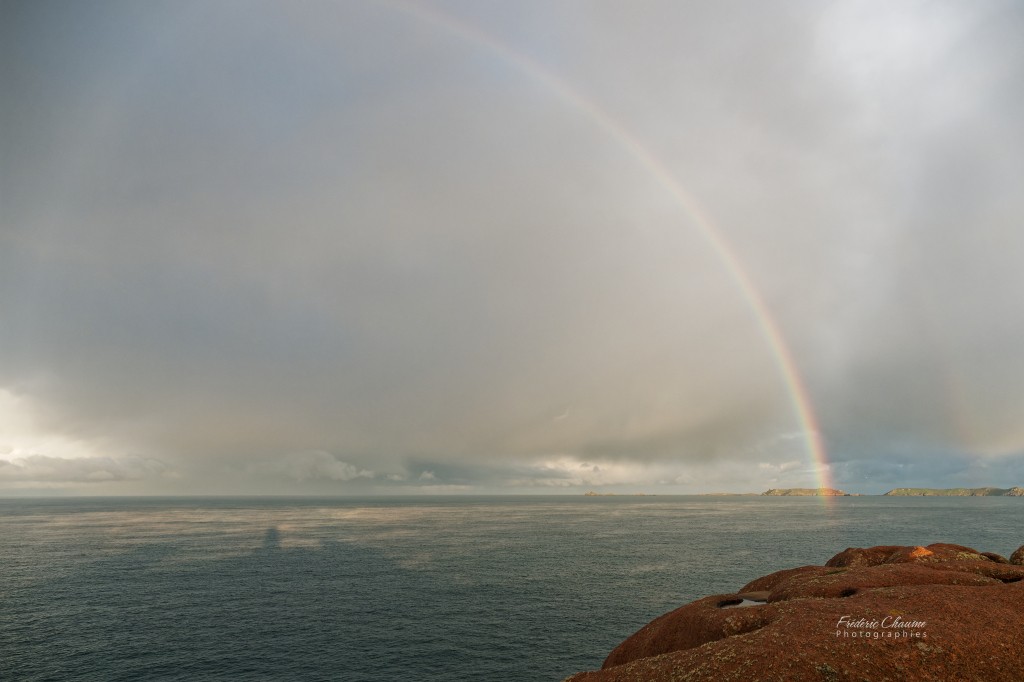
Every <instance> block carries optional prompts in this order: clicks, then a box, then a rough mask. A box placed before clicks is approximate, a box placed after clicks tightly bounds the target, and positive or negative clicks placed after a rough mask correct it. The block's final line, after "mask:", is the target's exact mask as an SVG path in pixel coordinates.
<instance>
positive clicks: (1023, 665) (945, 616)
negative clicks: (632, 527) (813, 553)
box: [569, 544, 1024, 682]
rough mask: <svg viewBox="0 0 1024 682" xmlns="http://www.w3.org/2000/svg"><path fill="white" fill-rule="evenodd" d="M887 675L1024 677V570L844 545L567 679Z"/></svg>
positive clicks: (931, 549)
mask: <svg viewBox="0 0 1024 682" xmlns="http://www.w3.org/2000/svg"><path fill="white" fill-rule="evenodd" d="M996 556H998V555H996ZM1000 558H1001V557H1000ZM1022 559H1024V547H1022V548H1021V549H1019V550H1017V551H1016V552H1014V554H1013V557H1011V561H1014V560H1016V561H1021V560H1022ZM1004 561H1005V559H1004ZM766 592H767V595H765V594H764V593H766ZM751 597H754V598H767V603H763V604H755V605H749V606H747V605H743V606H741V605H740V604H741V602H743V599H744V598H747V599H750V598H751ZM748 603H749V602H748ZM892 626H895V627H892ZM885 679H889V680H903V679H914V680H942V681H945V680H954V679H956V680H960V679H963V680H974V679H986V680H1007V681H1010V680H1014V681H1019V680H1021V679H1024V566H1020V565H1019V564H1017V565H1015V564H1007V563H1001V562H999V561H998V560H996V559H993V558H990V557H987V556H985V555H984V554H982V553H980V552H977V551H976V550H973V549H971V548H969V547H962V546H959V545H948V544H934V545H928V546H927V547H898V546H887V547H870V548H866V549H860V548H850V549H847V550H846V551H844V552H841V553H840V554H838V555H836V556H835V557H833V558H832V559H831V560H830V561H829V563H828V564H827V565H826V566H803V567H800V568H795V569H788V570H785V571H778V572H777V573H773V574H771V575H768V576H765V577H763V578H758V579H757V580H754V581H752V582H750V583H748V584H747V585H746V586H744V587H743V588H741V589H740V591H739V592H738V593H736V594H725V595H715V596H711V597H706V598H704V599H700V600H698V601H695V602H693V603H691V604H687V605H686V606H683V607H680V608H678V609H676V610H675V611H672V612H671V613H668V614H665V615H664V616H661V617H660V618H658V619H656V620H654V621H652V622H651V623H649V624H648V625H647V626H645V627H644V628H642V629H641V630H640V631H638V632H637V633H636V634H634V635H633V636H631V637H630V638H628V639H627V640H626V641H624V642H623V643H622V644H620V645H619V646H618V647H616V648H615V650H614V651H612V653H611V654H610V655H609V656H608V658H607V660H606V661H605V663H604V666H603V667H602V669H601V670H599V671H593V672H588V673H580V674H578V675H575V676H573V677H571V678H569V680H572V682H625V681H627V680H629V681H641V680H642V681H644V682H658V681H660V680H688V681H690V682H701V681H705V682H710V681H712V680H793V681H795V682H801V681H803V680H806V681H811V680H813V681H815V682H818V681H820V680H885Z"/></svg>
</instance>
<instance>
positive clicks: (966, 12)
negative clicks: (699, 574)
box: [0, 2, 1024, 492]
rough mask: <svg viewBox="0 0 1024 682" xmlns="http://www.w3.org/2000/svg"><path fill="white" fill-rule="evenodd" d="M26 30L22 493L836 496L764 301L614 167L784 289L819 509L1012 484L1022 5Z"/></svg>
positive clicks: (299, 15)
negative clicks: (862, 493) (762, 318)
mask: <svg viewBox="0 0 1024 682" xmlns="http://www.w3.org/2000/svg"><path fill="white" fill-rule="evenodd" d="M424 7H426V9H424ZM4 13H5V15H6V18H8V19H9V20H8V21H4V22H3V24H4V26H5V29H4V30H5V40H4V47H3V48H2V49H3V66H2V69H3V70H2V74H3V87H4V92H5V93H7V94H8V95H9V96H6V97H4V98H3V99H4V103H3V105H2V106H3V109H2V116H3V119H2V121H3V128H4V136H3V137H4V145H5V146H4V157H5V161H4V164H3V170H2V173H3V175H2V183H3V185H2V187H3V203H4V211H3V222H2V232H0V239H2V245H3V250H2V255H0V306H2V314H3V319H4V320H5V321H7V323H5V324H4V327H3V331H2V332H0V342H2V345H0V388H3V389H5V390H6V391H7V392H8V395H10V396H16V397H17V399H18V400H17V401H16V402H17V404H18V405H19V407H17V409H15V408H14V407H10V408H9V409H8V414H7V416H6V421H7V423H8V424H12V423H14V422H18V423H22V422H24V424H28V426H24V428H21V427H19V428H17V429H16V428H14V427H11V426H8V428H7V432H8V433H7V435H6V437H7V440H8V441H10V442H9V443H6V444H4V443H0V446H3V447H6V448H7V451H10V452H16V453H19V455H18V456H19V457H20V458H21V459H11V460H10V461H8V462H7V464H6V466H8V467H11V466H17V467H20V468H19V469H18V471H19V472H20V473H19V476H21V477H22V479H23V478H24V475H26V474H24V472H27V471H35V470H36V469H34V468H32V467H35V466H36V465H35V464H32V462H36V463H37V464H38V462H39V461H41V460H30V458H31V457H51V458H52V457H59V456H60V453H59V452H58V451H57V450H59V448H58V449H57V450H55V449H54V448H50V449H49V450H46V451H45V453H44V452H43V451H41V450H40V449H39V447H41V446H38V442H39V441H38V436H39V435H40V434H57V435H60V436H61V437H64V438H66V439H68V441H69V442H74V443H77V444H79V445H81V444H89V443H92V444H93V446H92V456H93V457H112V458H114V459H115V460H117V461H121V460H122V459H124V458H130V457H142V458H144V459H146V461H149V460H153V461H159V462H161V463H162V464H161V467H165V468H166V471H164V470H163V469H161V470H160V471H157V470H155V469H154V470H152V471H150V470H143V469H144V468H143V469H140V468H138V467H135V468H132V467H131V466H128V465H124V466H122V468H121V469H118V471H121V472H122V473H120V474H119V473H117V471H112V470H111V471H109V473H111V476H112V477H113V479H118V478H123V479H132V480H133V481H134V480H138V481H139V482H136V483H130V484H128V483H126V484H125V486H128V487H130V486H136V487H135V488H133V489H135V490H144V491H146V492H159V491H164V490H166V491H171V490H193V489H196V486H206V488H204V490H207V489H208V490H209V491H211V492H215V491H217V490H231V491H239V492H245V491H259V492H268V491H274V490H277V489H282V490H284V489H285V488H287V490H288V491H299V492H301V491H309V492H324V491H331V490H382V489H392V488H393V489H406V488H416V487H429V486H468V487H470V488H472V489H502V488H503V487H508V486H512V487H517V488H519V487H521V488H531V487H538V486H539V487H548V486H550V487H560V486H586V485H629V484H631V483H632V482H634V481H635V482H637V483H664V484H666V485H670V486H676V488H675V489H680V490H701V489H706V488H707V487H708V486H715V487H716V488H721V487H722V485H724V484H725V483H726V482H728V481H730V480H731V481H733V482H734V484H735V485H737V486H741V487H744V486H757V485H760V483H761V482H762V481H763V480H765V477H766V476H778V477H781V478H780V479H779V480H780V481H783V482H785V481H790V482H792V484H794V485H797V484H800V483H811V482H814V481H815V480H817V472H815V471H814V470H813V468H812V467H811V465H810V463H809V462H808V459H807V453H806V450H805V449H804V442H803V439H802V438H801V436H800V431H801V430H802V429H803V428H804V427H805V425H803V424H800V423H799V422H798V421H797V419H796V416H795V414H794V407H793V396H792V395H791V394H790V392H789V391H788V389H787V386H786V384H785V382H784V381H783V376H782V374H781V372H780V367H779V365H778V359H777V358H775V357H774V356H773V354H772V352H771V350H770V348H769V347H768V345H767V344H766V340H765V337H764V330H763V329H761V328H760V327H759V324H758V320H757V318H756V316H754V315H753V314H752V311H751V308H750V301H749V300H745V298H744V295H743V293H742V291H740V290H739V288H738V287H737V285H736V282H735V280H734V278H733V276H732V275H731V274H730V273H729V271H728V268H727V267H726V265H725V264H724V263H723V262H722V260H721V259H720V258H719V257H718V255H716V253H715V251H714V249H713V248H712V247H711V246H710V245H709V243H708V242H707V240H706V239H705V236H704V235H703V234H702V232H701V228H700V226H699V225H698V224H697V221H696V220H695V218H694V216H693V215H692V214H691V213H690V212H689V211H688V210H687V209H686V208H685V207H684V206H681V205H680V204H679V202H678V201H677V199H676V198H675V197H673V196H672V194H671V193H670V192H668V191H666V189H665V187H664V186H663V185H662V184H661V181H660V179H659V177H657V175H658V174H657V173H656V172H654V169H652V168H650V167H645V166H644V164H643V163H641V162H640V161H639V160H638V159H637V157H636V156H635V155H634V154H633V153H632V152H631V149H630V145H631V144H633V142H631V140H633V141H636V142H638V143H640V144H642V145H643V146H644V147H645V148H646V149H647V150H648V151H649V152H650V153H651V154H652V155H653V156H655V157H657V159H658V160H659V162H660V163H662V164H664V168H665V169H666V171H667V172H670V173H671V174H672V175H673V176H674V178H675V179H676V180H677V181H678V182H679V183H680V184H681V185H682V186H684V187H686V188H687V189H688V190H689V191H690V192H691V193H692V194H694V195H695V196H696V197H697V199H698V200H699V201H700V203H701V205H702V206H703V208H704V211H705V213H706V214H707V215H708V216H710V220H711V224H712V225H713V227H712V229H715V230H718V231H719V232H720V234H721V236H723V237H724V238H725V239H726V240H727V241H728V242H729V243H730V244H731V245H732V247H733V248H734V249H735V255H736V257H737V258H738V260H739V262H740V263H741V264H742V267H744V268H745V270H746V274H747V275H748V276H749V277H750V279H751V281H752V282H754V284H755V285H756V287H757V289H758V291H759V292H760V294H761V295H762V296H763V297H764V299H765V301H766V303H767V306H768V311H769V313H770V314H771V315H773V316H774V317H775V318H776V319H777V321H778V324H779V327H780V329H781V331H782V333H783V335H784V336H785V338H786V340H787V342H788V344H789V346H790V348H791V350H792V352H793V354H794V357H795V359H796V365H797V367H798V369H799V370H800V372H801V373H802V375H803V379H804V381H805V382H806V384H807V386H808V390H809V395H810V397H811V399H812V401H813V404H814V406H815V408H816V410H817V412H818V414H819V416H820V421H821V428H822V431H823V435H824V437H825V440H826V442H827V443H828V444H829V445H830V449H831V451H832V457H833V459H834V461H835V463H836V464H835V466H834V467H833V471H832V474H833V476H834V477H836V478H837V479H838V480H849V481H852V482H857V481H858V479H859V478H860V477H863V476H865V475H866V474H865V473H864V472H875V473H877V476H878V477H879V478H880V479H885V480H889V479H892V480H895V479H896V478H898V476H896V474H895V473H894V470H893V469H892V468H891V467H889V465H888V464H885V465H883V463H884V462H888V461H890V460H889V459H887V458H889V457H891V456H892V453H897V454H899V456H901V457H904V456H905V457H908V458H910V459H911V460H913V461H914V462H917V463H919V464H920V463H923V462H933V463H934V464H935V467H934V468H933V471H947V469H945V468H944V467H945V466H946V465H949V466H952V467H953V468H952V469H948V471H949V473H950V476H954V475H955V474H956V470H955V467H956V466H959V465H958V464H955V462H959V461H961V459H963V458H967V460H970V461H979V462H988V461H991V462H993V466H996V467H997V468H998V467H1002V469H1000V470H1001V471H1002V470H1005V471H1007V472H1011V473H1012V471H1014V469H1013V466H1011V464H1012V463H1013V462H1018V461H1019V460H1020V456H1021V452H1022V451H1024V428H1022V427H1021V426H1020V425H1019V423H1018V421H1019V420H1017V419H1016V415H1018V414H1020V408H1021V407H1022V402H1024V401H1022V394H1021V391H1020V389H1019V386H1021V385H1024V363H1022V362H1021V360H1020V355H1019V353H1018V352H1017V349H1018V348H1020V347H1021V342H1022V341H1024V338H1022V337H1024V328H1022V323H1021V320H1022V319H1024V316H1022V314H1021V313H1024V310H1022V303H1021V299H1020V298H1019V297H1018V296H1017V295H1016V292H1019V291H1021V290H1022V287H1024V281H1022V280H1024V274H1021V272H1020V271H1019V267H1018V263H1019V260H1020V255H1021V254H1022V253H1024V242H1022V239H1024V237H1022V234H1024V233H1021V231H1020V230H1018V229H1016V224H1017V222H1019V216H1020V215H1021V209H1022V208H1024V206H1022V203H1024V200H1022V199H1021V198H1020V197H1019V192H1017V191H1016V188H1018V187H1020V186H1021V181H1022V180H1024V163H1022V161H1021V159H1022V158H1024V155H1022V154H1021V153H1020V152H1021V151H1022V147H1024V138H1022V135H1024V133H1022V131H1021V127H1020V125H1019V121H1020V120H1022V119H1024V116H1021V114H1022V113H1024V112H1022V111H1021V108H1022V106H1021V105H1022V92H1021V89H1020V87H1019V85H1018V84H1019V83H1021V82H1024V80H1022V78H1021V76H1022V75H1024V74H1022V73H1021V70H1022V65H1024V54H1022V48H1021V46H1020V43H1019V40H1017V39H1016V38H1015V36H1019V29H1020V28H1021V23H1022V22H1021V16H1020V12H1019V10H1017V9H1016V8H1015V7H1014V6H1013V5H1012V4H1000V3H977V4H972V5H971V6H970V7H967V6H962V5H959V4H956V3H940V4H934V3H933V4H928V5H924V4H920V5H919V4H915V3H904V4H901V5H900V6H899V7H895V8H894V7H891V6H890V4H889V3H833V4H831V5H829V6H827V7H824V6H820V5H819V4H818V3H801V2H790V3H773V4H771V5H770V6H769V5H766V4H763V3H751V2H727V3H715V4H702V3H668V4H660V3H651V4H648V5H644V6H642V7H636V8H634V7H632V6H631V7H630V8H629V10H628V11H626V10H625V9H624V8H623V7H622V6H620V5H618V4H614V3H608V4H600V3H587V4H580V5H574V4H558V6H555V7H548V6H546V5H545V4H539V5H536V6H533V5H517V6H515V7H508V6H501V7H487V6H485V5H480V4H478V3H468V4H452V5H445V6H441V5H438V6H436V7H435V8H433V9H431V8H430V6H420V9H416V10H410V9H409V8H408V7H407V6H404V5H402V4H401V3H384V4H375V3H349V4H343V5H338V4H333V3H324V4H318V3H310V4H304V5H302V6H301V7H292V6H287V5H278V4H261V5H249V4H247V5H245V6H244V8H243V6H235V5H232V4H217V5H209V4H181V3H167V4H161V3H156V4H150V5H147V6H145V7H138V6H136V5H134V4H130V3H129V4H118V3H96V4H92V5H90V6H88V7H86V6H80V5H76V6H72V7H67V6H64V5H57V4H50V3H6V4H5V5H4ZM460 22H461V23H460ZM469 26H472V27H475V28H467V27H469ZM488 36H490V37H488ZM488 41H490V42H492V43H495V44H497V43H500V44H501V45H502V47H500V48H489V47H488ZM516 51H520V52H522V53H523V54H524V55H526V58H525V59H519V60H517V59H516V58H510V56H509V55H510V54H511V53H513V52H516ZM531 63H534V64H537V65H543V66H530V64H531ZM538 68H545V69H549V70H550V74H549V75H550V76H553V78H554V79H552V78H550V77H541V76H540V75H539V73H538V72H537V71H536V70H537V69H538ZM531 69H533V71H532V72H531ZM559 84H561V85H559ZM559 87H561V88H562V91H561V92H559V91H558V88H559ZM565 88H573V89H574V93H575V94H573V95H572V96H571V97H567V96H566V90H565ZM581 103H582V104H583V105H584V106H580V104H581ZM597 109H600V110H601V111H602V112H603V113H601V114H599V115H598V116H601V115H603V116H605V117H610V118H606V119H605V121H606V123H601V122H600V121H599V120H598V119H596V118H595V113H594V112H595V111H596V110H597ZM607 121H611V122H612V125H611V126H609V125H607ZM12 400H13V399H12ZM8 402H10V403H11V405H14V404H15V403H14V402H11V401H8ZM26 415H27V416H26ZM19 429H20V430H19ZM794 434H796V435H795V437H794ZM19 439H20V440H19ZM37 446H38V447H37ZM82 447H84V446H82ZM75 456H76V457H78V458H80V459H81V457H82V451H81V450H80V449H79V450H76V452H75ZM69 457H70V455H69ZM972 457H973V458H977V457H981V458H982V459H971V458H972ZM992 457H995V458H997V459H993V460H989V459H985V458H992ZM958 458H959V459H958ZM967 460H964V461H967ZM5 461H6V460H5ZM124 461H129V460H127V459H124ZM131 461H134V460H131ZM793 462H799V463H800V464H799V465H793V464H792V463H793ZM851 462H859V464H857V465H856V466H854V465H853V464H851ZM951 462H952V463H954V464H950V463H951ZM873 463H874V464H873ZM1007 463H1009V464H1007ZM759 465H763V466H759ZM876 465H877V466H876ZM69 466H70V467H71V469H73V471H72V470H70V469H69V471H70V473H69V474H68V475H67V480H69V481H82V480H93V479H89V478H88V474H87V473H86V474H82V473H81V471H84V469H81V467H86V468H88V467H89V466H92V465H90V464H88V463H87V462H78V463H76V464H73V465H69ZM75 467H78V468H75ZM887 467H888V468H887ZM116 468H117V467H108V469H116ZM80 469H81V471H80ZM59 470H60V467H57V468H55V469H54V471H59ZM96 470H97V471H100V470H104V471H106V470H107V469H103V467H98V468H97V469H96ZM168 471H173V472H174V476H175V477H169V476H168V475H167V472H168ZM125 472H128V473H125ZM129 473H130V474H131V475H129ZM122 474H123V475H122ZM136 474H138V475H136ZM48 475H49V474H48ZM53 475H56V474H53ZM97 476H101V474H97ZM786 477H789V478H786ZM40 480H42V479H40ZM47 480H50V479H47ZM108 480H111V479H109V478H108ZM200 482H201V483H200ZM278 486H280V487H278ZM128 487H125V488H123V489H125V490H127V489H128Z"/></svg>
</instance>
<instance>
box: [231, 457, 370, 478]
mask: <svg viewBox="0 0 1024 682" xmlns="http://www.w3.org/2000/svg"><path fill="white" fill-rule="evenodd" d="M250 471H251V472H253V473H257V474H271V475H284V476H286V477H288V478H290V479H292V480H295V481H299V482H302V481H310V480H328V481H351V480H353V479H357V478H373V477H374V476H376V474H374V473H373V472H372V471H367V470H365V469H360V468H359V467H356V466H354V465H352V464H349V463H348V462H343V461H341V460H339V459H338V458H337V457H335V456H334V455H332V454H331V453H329V452H324V451H322V450H311V451H307V452H292V453H289V454H287V455H285V456H284V457H282V458H281V459H280V460H277V461H271V462H261V463H258V464H254V465H253V466H251V467H250Z"/></svg>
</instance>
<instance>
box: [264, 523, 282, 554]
mask: <svg viewBox="0 0 1024 682" xmlns="http://www.w3.org/2000/svg"><path fill="white" fill-rule="evenodd" d="M262 549H263V551H275V550H278V549H281V531H279V530H278V529H277V528H276V527H271V528H268V529H267V532H266V533H264V534H263V547H262Z"/></svg>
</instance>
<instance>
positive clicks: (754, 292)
mask: <svg viewBox="0 0 1024 682" xmlns="http://www.w3.org/2000/svg"><path fill="white" fill-rule="evenodd" d="M381 4H383V5H384V6H387V7H390V8H393V9H394V10H396V11H398V12H401V13H402V14H405V15H407V16H412V17H414V18H416V19H418V20H420V21H422V22H425V23H427V24H429V25H432V26H434V27H437V28H440V29H442V30H444V31H445V32H447V33H449V34H452V35H455V36H457V37H458V38H460V39H462V40H465V41H467V42H469V43H472V44H475V45H477V46H479V47H482V48H484V49H486V50H487V51H489V52H491V53H494V54H497V55H498V56H500V57H501V58H502V59H503V60H505V61H506V62H507V63H509V64H512V65H514V66H515V67H516V68H518V69H519V70H520V71H522V72H523V73H525V74H526V75H528V76H529V77H530V78H532V79H533V80H535V81H537V82H539V83H541V84H542V85H543V86H544V87H545V88H546V89H548V90H549V91H550V92H552V93H553V94H554V95H556V96H557V97H558V98H559V99H561V100H562V101H563V102H565V103H566V104H568V105H569V106H571V107H573V108H574V109H576V110H578V111H581V112H583V113H584V114H586V116H587V117H588V118H589V119H590V121H591V122H592V123H593V124H594V125H596V126H597V127H598V128H600V129H601V130H602V131H603V132H604V133H606V134H607V135H608V136H609V137H610V138H611V139H613V140H615V141H616V142H618V143H619V144H620V145H621V146H622V147H623V148H624V149H625V150H626V151H627V152H628V153H629V154H630V155H631V156H632V157H633V158H634V159H635V160H636V161H637V163H639V165H640V166H642V167H643V168H645V169H646V170H647V171H648V172H649V173H650V174H651V175H652V176H653V177H654V178H655V179H656V180H657V181H658V182H659V183H660V184H661V186H662V187H663V188H664V189H665V190H666V191H667V192H668V193H669V194H670V195H671V196H672V197H673V198H674V199H675V201H676V203H677V204H678V205H679V206H680V207H681V208H682V209H683V210H684V211H685V212H686V214H687V215H688V216H689V217H690V218H691V219H692V220H693V223H694V224H695V225H696V226H697V228H698V229H699V230H700V233H701V235H702V236H703V237H704V239H705V240H706V241H707V243H708V245H709V246H710V247H711V249H712V251H713V252H714V253H715V255H716V256H717V257H718V259H719V261H720V262H721V264H722V265H723V266H724V268H725V270H726V271H727V272H728V274H729V276H730V278H731V279H732V281H733V283H734V284H735V285H736V288H737V290H738V291H739V292H740V294H741V296H742V298H743V300H744V302H745V303H746V305H747V307H748V308H749V309H750V312H751V314H752V315H753V317H754V320H755V321H756V322H757V326H758V328H759V329H760V331H761V334H762V336H763V337H764V340H765V343H766V344H767V346H768V348H769V349H770V351H771V354H772V357H773V358H774V360H775V364H776V366H777V368H778V372H779V376H780V378H781V380H782V383H783V385H784V386H785V389H786V392H787V394H788V396H789V399H790V402H791V404H792V409H793V415H794V417H795V419H796V421H797V423H798V424H799V428H800V432H801V434H802V436H803V440H804V444H805V448H806V451H807V452H806V454H807V456H808V459H809V462H810V466H811V468H812V470H813V472H814V475H815V478H816V479H817V483H818V487H821V488H831V487H833V485H832V480H831V474H830V469H831V467H830V465H829V461H828V452H827V450H826V448H825V442H824V440H823V438H822V436H821V428H820V427H819V426H818V421H817V416H816V415H815V412H814V407H813V406H812V404H811V400H810V396H809V394H808V391H807V387H806V386H805V385H804V382H803V379H802V378H801V376H800V372H799V370H798V368H797V364H796V361H795V360H794V359H793V354H792V352H791V351H790V349H789V345H788V344H787V343H786V339H785V337H784V336H783V334H782V330H781V329H780V328H779V325H778V323H777V322H775V319H774V318H773V317H772V315H771V311H770V310H769V309H768V306H767V305H766V304H765V301H764V298H763V297H762V296H761V294H760V292H759V291H758V289H757V287H756V286H755V285H754V282H753V280H752V278H751V277H750V275H749V274H748V273H747V271H746V269H745V268H744V267H743V264H742V262H741V260H740V258H739V257H738V256H737V255H736V250H735V249H734V248H733V247H732V245H731V244H730V243H729V241H728V239H726V237H725V235H724V234H722V232H721V230H719V229H718V228H716V227H715V225H714V223H713V222H712V221H711V219H710V218H709V217H708V215H707V213H706V212H705V211H704V210H703V209H702V208H701V206H700V204H699V203H698V202H697V200H696V199H695V198H694V197H693V196H692V195H691V194H690V193H689V192H687V191H686V190H685V189H684V188H683V186H682V185H680V183H679V182H678V181H677V180H676V179H675V177H674V176H673V175H672V172H671V171H670V170H669V169H668V168H667V167H666V166H665V164H664V163H663V162H662V161H661V160H660V159H658V157H657V156H655V155H654V153H653V152H652V151H651V150H650V149H649V148H648V147H646V146H645V145H644V144H643V143H642V142H641V141H640V140H639V139H638V138H637V137H636V135H634V134H633V133H631V132H630V130H629V129H628V128H626V127H625V126H623V125H622V124H621V123H620V122H618V121H617V120H616V119H615V118H614V117H612V116H611V115H610V114H609V113H608V112H607V111H606V110H604V109H602V108H601V107H600V106H599V105H598V104H597V103H595V102H594V101H593V100H591V99H589V98H587V97H586V96H585V95H583V94H582V93H580V92H579V91H578V90H576V89H574V88H573V87H572V86H570V85H569V84H568V83H566V82H565V81H563V80H562V79H561V78H559V77H558V76H556V75H555V74H554V73H552V72H551V71H550V70H549V69H547V68H546V67H545V66H544V65H543V64H541V63H540V62H538V61H536V60H535V59H533V58H532V57H530V56H529V55H526V54H523V53H521V52H518V51H516V50H514V49H512V48H511V47H509V46H508V45H506V44H505V43H503V42H501V41H500V40H498V39H497V38H495V37H494V36H492V35H490V34H488V33H486V32H485V31H483V30H482V29H480V28H479V27H477V26H474V25H472V24H469V23H466V22H464V21H462V20H461V19H458V18H456V17H453V16H451V15H448V14H445V13H443V12H441V11H440V10H438V9H436V8H433V7H429V6H426V5H424V4H421V3H415V2H407V1H405V0H381ZM822 499H825V500H829V499H830V498H828V497H824V498H822Z"/></svg>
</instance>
